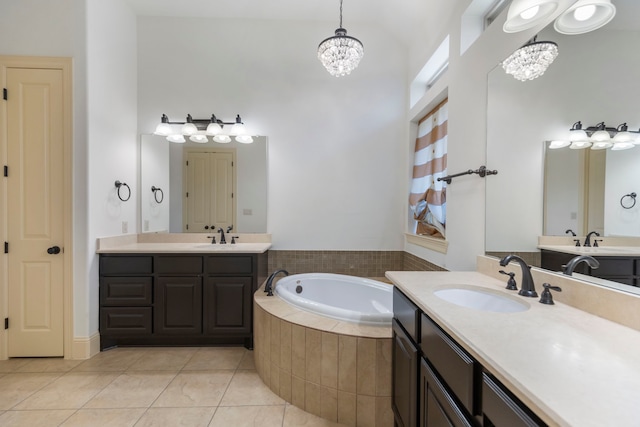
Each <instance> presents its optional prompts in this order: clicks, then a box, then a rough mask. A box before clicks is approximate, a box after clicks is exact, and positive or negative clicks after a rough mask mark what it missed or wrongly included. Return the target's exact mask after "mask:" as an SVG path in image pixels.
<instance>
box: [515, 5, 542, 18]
mask: <svg viewBox="0 0 640 427" xmlns="http://www.w3.org/2000/svg"><path fill="white" fill-rule="evenodd" d="M539 11H540V6H539V5H536V6H533V7H530V8H529V9H527V10H524V11H522V12H521V13H520V18H522V19H524V20H529V19H531V18H533V17H534V16H536V15H537V14H538V12H539Z"/></svg>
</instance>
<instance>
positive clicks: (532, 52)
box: [502, 37, 558, 81]
mask: <svg viewBox="0 0 640 427" xmlns="http://www.w3.org/2000/svg"><path fill="white" fill-rule="evenodd" d="M557 56H558V45H557V44H555V43H554V42H538V41H536V38H535V37H534V38H533V40H532V41H530V42H529V43H527V44H526V45H524V46H522V47H521V48H520V49H518V50H516V51H515V52H513V53H512V54H511V56H509V57H508V58H507V59H505V60H504V61H503V62H502V68H504V71H506V72H507V74H511V75H512V76H513V77H514V78H516V79H518V80H520V81H526V80H533V79H535V78H538V77H540V76H541V75H543V74H544V72H545V71H546V70H547V68H548V67H549V65H551V63H552V62H553V60H554V59H556V57H557Z"/></svg>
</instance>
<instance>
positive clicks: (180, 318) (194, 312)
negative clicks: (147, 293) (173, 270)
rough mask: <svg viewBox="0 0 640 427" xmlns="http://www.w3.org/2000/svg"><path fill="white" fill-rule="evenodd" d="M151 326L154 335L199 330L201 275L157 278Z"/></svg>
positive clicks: (188, 333) (200, 322)
mask: <svg viewBox="0 0 640 427" xmlns="http://www.w3.org/2000/svg"><path fill="white" fill-rule="evenodd" d="M154 305H155V308H156V309H155V311H154V316H153V325H154V329H155V331H154V332H155V333H156V334H165V335H195V334H201V333H202V278H201V277H195V276H194V277H158V280H157V282H156V284H155V304H154Z"/></svg>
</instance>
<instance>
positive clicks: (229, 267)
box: [206, 255, 253, 274]
mask: <svg viewBox="0 0 640 427" xmlns="http://www.w3.org/2000/svg"><path fill="white" fill-rule="evenodd" d="M206 262H207V272H208V273H209V274H253V256H250V255H247V256H221V255H218V256H209V257H207V261H206Z"/></svg>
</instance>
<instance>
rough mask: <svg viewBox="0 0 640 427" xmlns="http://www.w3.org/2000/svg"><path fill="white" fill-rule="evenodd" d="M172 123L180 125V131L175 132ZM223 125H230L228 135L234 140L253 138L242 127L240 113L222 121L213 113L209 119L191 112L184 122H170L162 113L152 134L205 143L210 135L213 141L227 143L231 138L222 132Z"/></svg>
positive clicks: (175, 140)
mask: <svg viewBox="0 0 640 427" xmlns="http://www.w3.org/2000/svg"><path fill="white" fill-rule="evenodd" d="M172 125H174V126H177V125H180V126H181V128H180V132H175V131H174V128H173V126H172ZM225 125H230V126H231V129H230V131H229V135H231V136H234V137H235V139H236V141H238V142H241V143H243V144H250V143H252V142H253V138H252V137H251V135H249V134H248V133H247V131H246V129H245V127H244V123H243V122H242V119H241V118H240V114H238V115H236V119H235V121H233V122H225V121H222V120H220V119H218V118H217V117H216V116H215V114H212V115H211V118H210V119H194V118H193V117H192V116H191V114H187V118H186V120H185V121H184V122H172V121H170V120H169V117H168V116H167V115H166V114H162V117H161V118H160V123H159V124H158V126H157V127H156V130H155V132H154V134H155V135H161V136H166V137H167V140H169V141H171V142H176V143H184V142H186V140H185V138H184V137H185V136H188V137H189V140H191V141H193V142H198V143H207V142H208V141H209V139H208V136H212V137H213V140H214V141H215V142H219V143H228V142H231V138H230V137H229V136H228V135H223V134H222V131H223V128H224V126H225Z"/></svg>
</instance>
